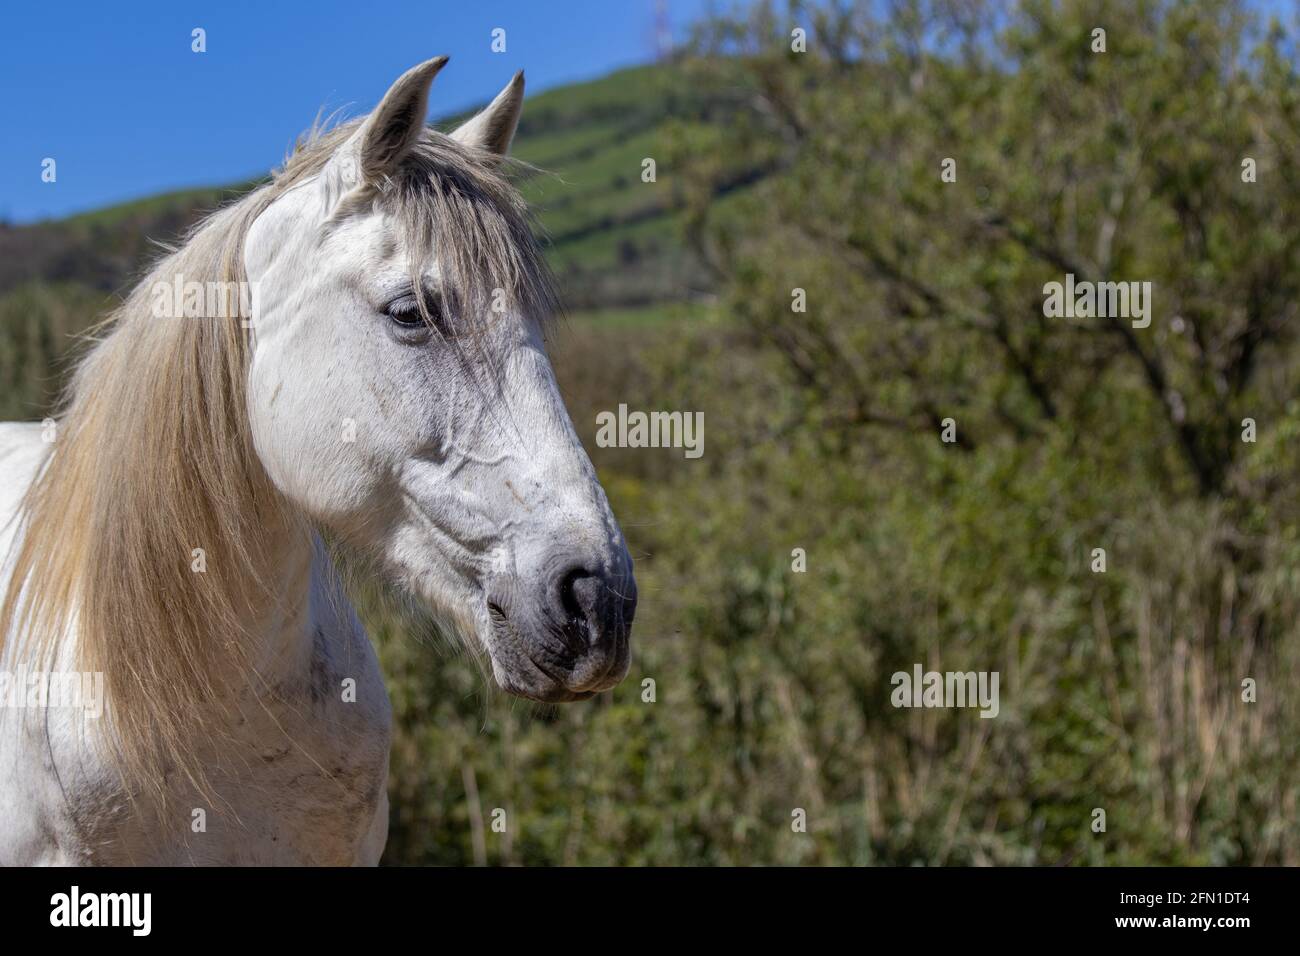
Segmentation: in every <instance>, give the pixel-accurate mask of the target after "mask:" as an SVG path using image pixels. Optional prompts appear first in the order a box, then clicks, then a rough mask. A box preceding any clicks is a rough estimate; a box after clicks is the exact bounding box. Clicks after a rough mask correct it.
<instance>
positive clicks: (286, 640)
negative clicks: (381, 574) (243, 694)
mask: <svg viewBox="0 0 1300 956" xmlns="http://www.w3.org/2000/svg"><path fill="white" fill-rule="evenodd" d="M268 557H269V558H270V560H269V561H268V563H267V568H268V573H269V574H270V575H272V577H271V579H270V580H268V581H267V582H265V584H266V588H265V590H266V592H267V593H268V594H270V595H273V597H272V598H271V599H269V600H266V601H262V602H258V606H257V608H256V609H253V610H250V611H249V620H247V621H246V622H245V624H246V627H245V630H244V633H245V634H246V635H248V640H249V641H250V643H251V646H249V647H246V648H245V649H244V651H245V657H246V660H247V661H248V663H249V664H250V665H251V666H252V668H253V671H254V673H255V674H256V679H257V681H258V683H259V684H260V685H261V686H263V687H267V686H276V685H277V684H280V683H283V682H286V681H291V680H293V679H294V678H295V677H298V676H301V675H302V674H304V673H307V672H308V671H309V670H310V667H311V655H312V651H313V629H314V622H313V602H312V595H313V593H314V592H315V591H316V590H318V588H319V583H320V581H321V580H322V579H323V578H325V577H326V576H327V574H328V569H329V564H328V561H329V559H328V557H327V556H326V555H325V553H324V549H323V546H322V545H321V544H320V541H319V539H318V538H317V537H316V536H315V535H314V534H310V533H305V532H304V531H303V530H302V529H301V528H293V527H286V528H284V529H282V530H279V531H277V532H276V534H275V535H274V536H273V537H272V539H271V541H270V542H269V544H268Z"/></svg>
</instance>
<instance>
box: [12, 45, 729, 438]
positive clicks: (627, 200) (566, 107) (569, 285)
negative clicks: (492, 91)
mask: <svg viewBox="0 0 1300 956" xmlns="http://www.w3.org/2000/svg"><path fill="white" fill-rule="evenodd" d="M729 109H730V107H729V106H728V105H727V104H726V102H725V101H724V100H723V99H722V98H721V97H720V96H719V95H718V94H717V93H712V94H706V93H705V92H703V91H701V90H700V89H699V88H698V86H697V85H693V84H692V83H691V81H690V78H689V75H688V74H687V73H686V72H685V71H683V70H680V69H677V68H675V67H668V66H657V65H656V66H645V67H637V68H632V69H628V70H623V71H620V72H617V73H614V74H611V75H609V76H607V77H604V78H602V79H599V80H595V81H592V82H587V83H581V84H576V85H572V86H566V87H561V88H557V89H553V90H549V91H547V92H545V93H542V94H540V95H537V96H534V97H531V98H530V99H529V101H528V104H527V106H526V108H525V110H524V116H523V120H522V121H521V124H520V128H519V133H518V136H517V138H516V142H515V148H514V153H515V155H516V156H517V157H518V158H519V159H521V160H523V161H525V162H527V163H529V164H531V165H533V166H536V167H537V168H538V169H539V172H538V173H536V174H535V175H532V176H531V177H529V178H528V179H527V180H526V181H525V182H524V183H523V189H524V191H525V194H526V195H527V197H528V199H529V201H530V202H532V203H533V204H534V206H535V208H536V209H537V212H538V215H539V219H540V222H541V224H542V226H543V228H544V231H545V233H546V236H547V240H548V250H549V251H548V255H549V258H550V260H551V263H552V266H553V267H554V269H555V271H556V273H557V275H558V277H559V279H560V283H561V286H562V290H563V294H564V300H565V303H566V305H567V306H568V308H569V310H570V311H571V313H573V314H575V315H579V316H580V315H582V314H583V313H588V312H592V313H596V312H598V313H599V314H600V315H601V316H603V317H608V316H609V314H610V313H611V311H617V312H619V313H622V314H624V315H626V316H628V317H630V318H631V319H633V320H635V321H641V320H643V319H644V318H645V317H646V315H647V314H648V313H654V314H658V312H659V311H661V310H659V309H658V307H659V306H661V305H663V304H666V303H677V302H682V303H684V302H690V301H692V300H693V299H698V297H699V296H700V294H701V293H704V292H707V291H709V288H710V278H709V275H708V274H707V272H706V270H705V269H704V268H703V267H702V266H701V264H700V263H699V261H698V258H697V257H696V256H695V255H694V254H693V253H692V251H691V250H690V248H689V245H688V244H687V243H686V242H684V241H683V238H682V232H683V230H682V222H681V219H682V214H681V212H680V208H681V205H682V202H683V199H684V192H683V190H684V188H685V186H684V184H683V183H681V182H680V181H679V180H675V179H674V177H673V176H672V174H671V173H672V171H671V168H670V167H671V159H670V157H671V154H672V146H673V143H674V142H675V141H676V138H677V137H678V135H679V134H680V132H681V131H682V130H683V129H685V128H686V127H687V126H688V125H690V124H700V123H714V122H724V121H725V117H726V114H727V112H728V110H729ZM456 119H459V117H457V118H452V119H449V120H447V122H446V123H444V124H439V125H442V126H444V127H446V126H450V125H452V124H453V122H454V121H455V120H456ZM646 157H651V158H654V159H655V161H656V163H657V165H658V177H657V179H658V181H657V182H655V183H645V182H642V179H641V165H642V160H643V159H645V158H646ZM754 176H755V173H754V172H753V171H752V170H749V169H747V168H745V167H744V165H743V164H741V163H737V164H736V168H735V169H734V170H732V171H729V172H728V173H727V174H726V175H725V176H724V177H723V178H722V181H723V182H724V185H727V184H732V185H735V184H740V185H743V184H746V183H748V182H750V181H751V180H752V179H753V178H754ZM253 185H255V183H252V182H246V183H238V184H231V185H227V186H224V187H223V186H214V187H211V188H205V189H193V190H185V191H180V192H170V193H164V194H159V195H156V196H150V197H147V198H144V199H139V200H135V201H132V202H127V203H122V204H119V205H115V206H111V207H108V208H105V209H100V210H96V211H93V212H89V213H83V214H80V215H76V216H72V217H69V218H67V219H62V220H56V221H47V222H41V223H35V224H31V225H25V226H3V225H0V379H2V380H4V381H6V382H7V383H9V384H8V387H6V388H3V389H0V419H11V418H28V419H29V418H32V417H38V416H39V415H40V414H41V413H42V412H43V410H44V409H45V408H46V407H48V405H49V402H50V401H51V399H52V397H53V395H54V394H55V391H56V385H57V381H56V380H57V368H58V366H59V361H58V360H59V359H60V358H61V357H62V355H63V354H64V353H65V352H66V350H67V348H68V346H69V345H70V344H71V342H72V335H73V333H76V332H78V331H80V330H81V329H83V328H85V327H86V326H87V325H88V324H89V323H90V322H91V321H92V320H93V319H94V318H95V317H96V315H98V314H101V313H102V312H103V311H104V310H105V309H106V308H108V307H110V306H111V305H112V302H113V299H114V297H115V296H117V295H120V294H121V293H123V292H124V291H125V290H126V289H127V288H129V286H130V283H131V282H132V281H133V280H134V279H135V278H136V277H138V276H139V275H140V274H141V272H142V270H143V268H144V267H145V265H146V264H147V263H148V262H149V261H150V260H151V259H152V258H153V257H155V256H156V255H157V254H158V244H159V243H160V242H162V243H166V242H170V241H173V240H175V239H176V238H177V237H178V236H179V235H181V234H182V233H183V232H184V231H185V229H187V228H188V227H189V226H190V225H192V224H193V223H194V222H195V221H196V220H197V219H199V218H200V217H201V216H203V215H204V214H205V213H206V212H208V211H210V210H212V209H213V208H215V207H216V206H218V205H220V204H221V203H223V202H227V201H229V200H231V199H233V198H234V197H236V196H238V195H239V194H240V193H241V192H243V191H245V190H247V189H249V188H250V187H252V186H253Z"/></svg>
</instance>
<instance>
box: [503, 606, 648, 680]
mask: <svg viewBox="0 0 1300 956" xmlns="http://www.w3.org/2000/svg"><path fill="white" fill-rule="evenodd" d="M486 603H487V613H488V623H489V635H490V639H489V640H488V642H487V650H488V656H489V657H490V658H491V659H492V671H493V675H494V676H495V677H496V681H497V683H498V684H499V685H500V686H501V688H502V690H504V691H506V693H508V694H512V695H513V696H515V697H522V698H524V699H526V700H533V701H537V702H538V703H543V704H564V703H573V702H577V701H583V700H590V699H591V698H592V697H594V696H596V694H598V693H600V692H602V691H605V690H609V689H611V688H613V687H614V686H615V685H617V684H618V683H619V682H620V681H621V680H622V679H623V677H624V676H625V674H626V670H627V650H626V646H625V645H624V646H623V647H621V648H620V649H619V652H618V653H617V654H615V655H614V656H611V657H609V659H608V660H607V661H606V660H596V661H588V660H587V659H586V655H585V654H583V653H582V652H580V651H575V649H574V648H572V647H571V646H569V645H567V644H562V645H560V646H559V647H552V646H550V645H549V644H548V643H547V642H545V641H543V640H530V639H529V637H528V636H527V635H525V634H523V633H521V632H520V629H519V628H518V627H517V626H516V624H515V622H514V621H513V620H512V619H511V617H510V615H509V614H507V613H506V611H505V609H504V608H503V607H502V606H501V605H500V604H497V603H495V602H493V601H488V602H486ZM605 656H608V655H605Z"/></svg>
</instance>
